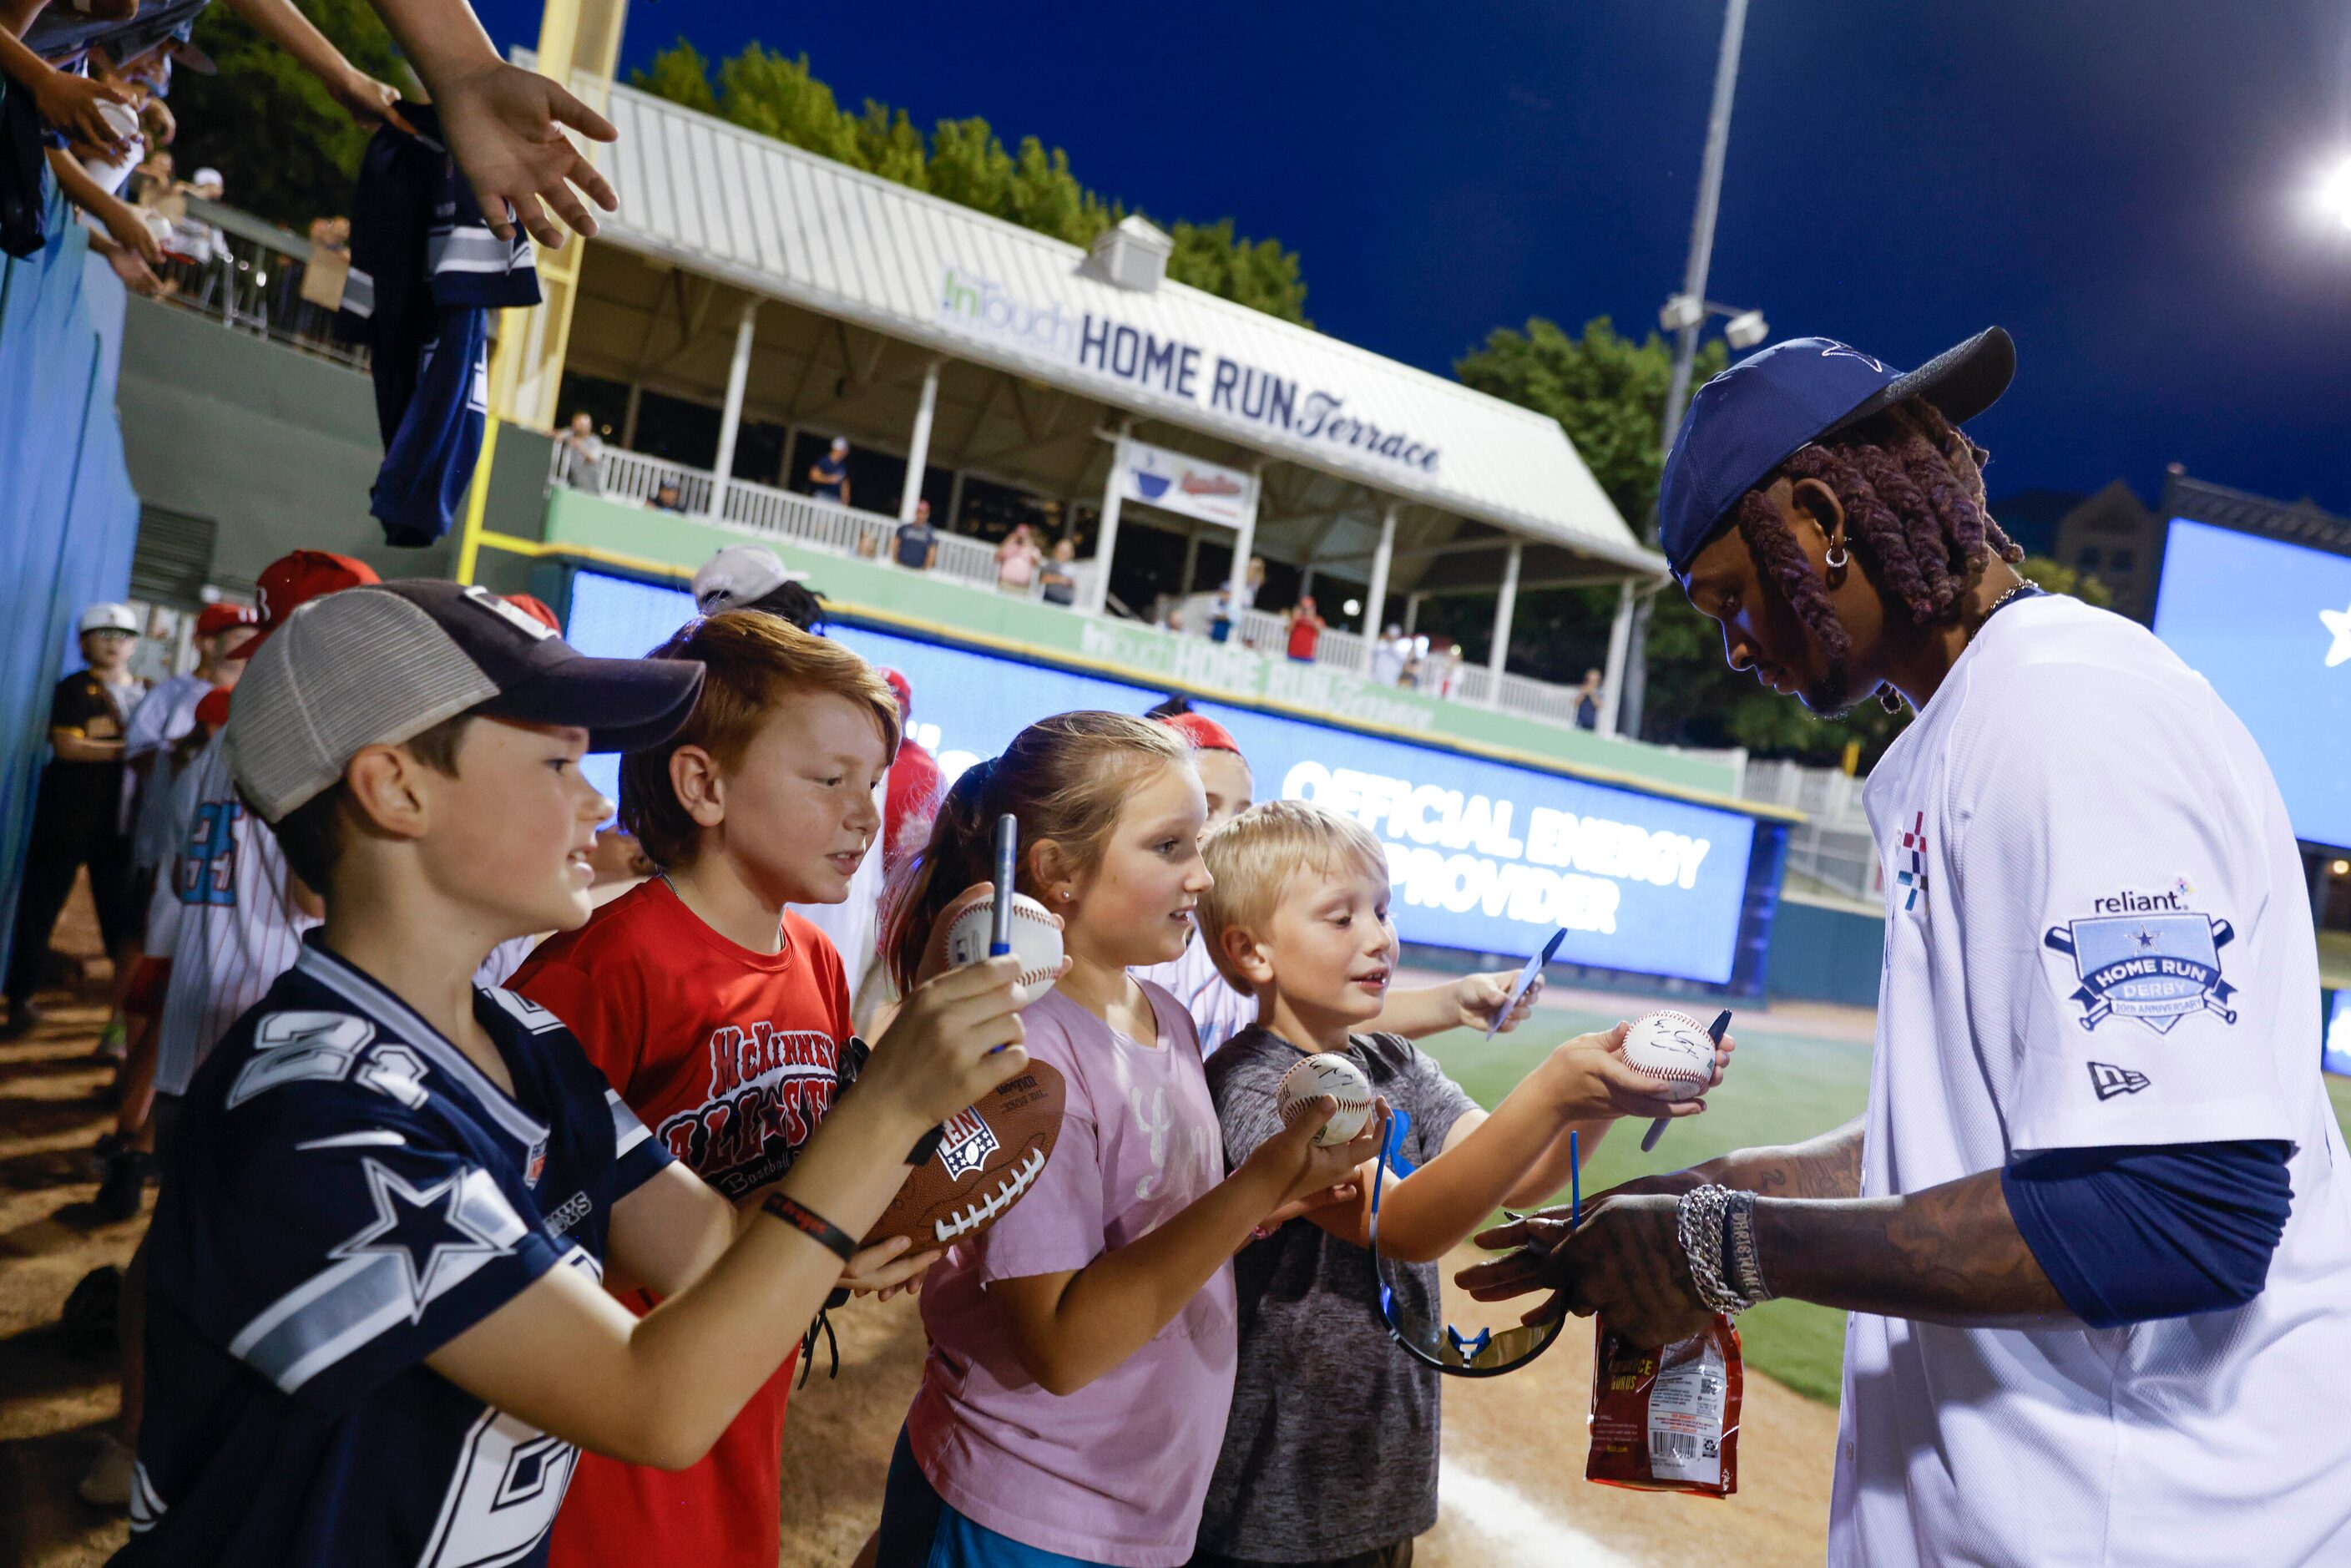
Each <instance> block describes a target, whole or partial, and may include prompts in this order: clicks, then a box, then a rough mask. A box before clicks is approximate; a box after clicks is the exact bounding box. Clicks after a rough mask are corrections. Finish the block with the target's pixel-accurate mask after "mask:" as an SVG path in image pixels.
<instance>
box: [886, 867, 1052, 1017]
mask: <svg viewBox="0 0 2351 1568" xmlns="http://www.w3.org/2000/svg"><path fill="white" fill-rule="evenodd" d="M995 934H996V888H995V886H994V885H993V884H992V883H985V882H982V883H973V884H972V885H971V886H970V887H967V888H966V889H965V890H964V891H963V892H962V893H961V894H957V895H956V901H955V902H954V903H953V904H948V905H947V906H946V908H945V909H944V910H941V911H940V912H939V919H938V924H937V925H934V926H932V927H931V942H930V949H929V951H928V952H926V953H925V955H924V956H923V967H922V972H921V974H920V975H918V976H917V977H916V978H917V980H927V979H929V978H930V977H932V976H934V975H937V974H943V973H945V972H946V971H947V970H949V969H960V968H962V967H964V966H965V965H966V964H977V963H978V962H979V961H980V960H981V959H983V958H985V957H987V946H988V943H989V942H990V941H991V940H992V939H993V938H994V936H995ZM1012 956H1014V957H1016V958H1018V959H1019V960H1020V981H1019V985H1020V1002H1021V1005H1022V1006H1023V1007H1026V1006H1027V1005H1028V1004H1029V1003H1030V1002H1033V1001H1035V1000H1036V999H1037V998H1039V997H1041V996H1043V995H1044V994H1045V993H1046V992H1047V991H1050V990H1051V989H1052V988H1053V982H1054V981H1056V980H1058V979H1060V978H1061V922H1060V921H1059V920H1057V919H1055V918H1054V917H1053V915H1052V914H1051V912H1050V911H1049V910H1047V909H1046V907H1045V906H1044V905H1043V904H1040V903H1038V902H1037V901H1036V900H1035V899H1033V898H1031V897H1029V895H1028V894H1025V893H1016V894H1013V895H1012Z"/></svg>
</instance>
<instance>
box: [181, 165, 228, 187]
mask: <svg viewBox="0 0 2351 1568" xmlns="http://www.w3.org/2000/svg"><path fill="white" fill-rule="evenodd" d="M188 183H189V184H191V185H219V186H222V187H223V188H224V189H225V188H226V186H227V183H228V182H226V181H225V180H223V179H222V178H221V172H220V171H219V170H217V169H214V168H210V167H206V168H203V169H199V170H197V171H196V174H195V178H194V179H193V180H190V181H189V182H188Z"/></svg>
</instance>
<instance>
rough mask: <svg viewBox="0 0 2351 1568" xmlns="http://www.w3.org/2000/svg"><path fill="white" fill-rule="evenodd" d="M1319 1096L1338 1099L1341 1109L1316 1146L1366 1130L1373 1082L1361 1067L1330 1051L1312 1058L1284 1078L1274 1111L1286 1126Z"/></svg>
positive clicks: (1319, 1135) (1317, 1138)
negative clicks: (1365, 1125) (1310, 1101)
mask: <svg viewBox="0 0 2351 1568" xmlns="http://www.w3.org/2000/svg"><path fill="white" fill-rule="evenodd" d="M1318 1094H1328V1095H1329V1096H1331V1098H1332V1099H1333V1100H1336V1101H1337V1102H1338V1103H1339V1109H1338V1110H1337V1111H1335V1112H1333V1113H1332V1116H1331V1119H1330V1120H1329V1121H1328V1122H1326V1123H1324V1124H1322V1131H1321V1132H1319V1133H1317V1134H1314V1141H1315V1142H1316V1143H1317V1144H1320V1145H1323V1146H1324V1147H1326V1148H1327V1147H1329V1146H1330V1145H1332V1144H1343V1143H1345V1142H1347V1141H1348V1140H1349V1139H1350V1138H1353V1137H1354V1136H1355V1134H1358V1133H1361V1132H1362V1131H1363V1130H1364V1120H1365V1119H1366V1118H1368V1117H1369V1116H1370V1115H1371V1113H1372V1081H1371V1080H1370V1079H1368V1078H1366V1077H1364V1070H1363V1069H1362V1068H1360V1067H1358V1066H1356V1065H1355V1064H1354V1063H1353V1062H1352V1061H1348V1060H1347V1059H1346V1058H1345V1057H1343V1056H1333V1055H1331V1054H1329V1053H1327V1052H1326V1053H1324V1054H1322V1055H1318V1056H1310V1057H1308V1058H1307V1059H1306V1060H1305V1061H1301V1062H1300V1063H1299V1064H1298V1065H1297V1066H1295V1067H1293V1068H1291V1069H1290V1071H1287V1072H1285V1073H1283V1074H1282V1075H1281V1087H1280V1089H1278V1090H1276V1091H1275V1092H1274V1096H1273V1108H1274V1110H1275V1111H1276V1112H1277V1113H1280V1117H1281V1120H1282V1124H1284V1125H1285V1126H1286V1125H1288V1124H1289V1123H1290V1119H1291V1116H1292V1115H1293V1114H1294V1113H1295V1112H1296V1111H1297V1109H1298V1107H1299V1106H1300V1105H1301V1103H1304V1102H1306V1101H1308V1100H1311V1099H1313V1098H1314V1097H1315V1096H1316V1095H1318Z"/></svg>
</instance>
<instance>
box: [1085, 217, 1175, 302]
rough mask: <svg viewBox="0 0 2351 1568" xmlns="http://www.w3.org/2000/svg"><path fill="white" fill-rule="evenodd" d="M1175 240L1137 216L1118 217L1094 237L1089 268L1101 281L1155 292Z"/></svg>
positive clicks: (1165, 270)
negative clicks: (1114, 222)
mask: <svg viewBox="0 0 2351 1568" xmlns="http://www.w3.org/2000/svg"><path fill="white" fill-rule="evenodd" d="M1174 254H1175V241H1174V240H1172V239H1169V238H1168V237H1167V235H1166V232H1165V230H1163V229H1161V228H1159V227H1158V226H1157V225H1154V224H1152V223H1150V222H1149V221H1147V220H1146V219H1144V218H1143V217H1142V216H1140V215H1136V216H1133V217H1126V218H1122V219H1120V220H1119V221H1118V223H1116V224H1115V225H1113V226H1111V227H1109V228H1106V229H1104V230H1102V233H1101V234H1099V235H1095V236H1094V246H1093V254H1092V256H1090V257H1089V258H1088V260H1089V262H1090V264H1091V266H1092V270H1093V271H1094V272H1096V273H1098V274H1100V275H1101V276H1102V278H1103V280H1104V281H1106V282H1110V283H1114V284H1116V285H1118V287H1121V288H1132V289H1134V291H1135V292H1136V293H1138V294H1152V293H1155V292H1157V290H1158V288H1159V283H1160V280H1161V279H1162V278H1164V277H1166V276H1167V258H1168V257H1169V256H1172V255H1174Z"/></svg>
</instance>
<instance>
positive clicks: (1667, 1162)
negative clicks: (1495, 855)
mask: <svg viewBox="0 0 2351 1568" xmlns="http://www.w3.org/2000/svg"><path fill="white" fill-rule="evenodd" d="M1640 1007H1641V1004H1639V1003H1638V1002H1635V1001H1629V1000H1628V1002H1627V1003H1626V1008H1625V1011H1626V1012H1627V1013H1632V1012H1635V1011H1637V1010H1639V1009H1640ZM1700 1010H1704V1009H1700ZM1618 1016H1622V1015H1618V1014H1611V1015H1609V1016H1607V1017H1602V1016H1600V1015H1598V1014H1591V1015H1579V1014H1575V1013H1569V1012H1552V1011H1548V1010H1546V1011H1542V1012H1539V1013H1537V1014H1536V1015H1535V1017H1534V1018H1533V1019H1531V1022H1530V1023H1529V1025H1528V1027H1527V1028H1525V1029H1522V1030H1519V1031H1517V1032H1516V1033H1514V1034H1510V1035H1507V1036H1503V1037H1500V1038H1498V1039H1496V1040H1494V1041H1493V1042H1492V1043H1491V1044H1488V1043H1486V1042H1485V1041H1484V1040H1480V1039H1479V1037H1478V1036H1477V1034H1476V1033H1474V1032H1472V1031H1469V1030H1457V1031H1455V1032H1453V1033H1450V1034H1444V1035H1439V1036H1437V1037H1436V1038H1435V1039H1433V1040H1427V1041H1426V1042H1424V1049H1426V1050H1427V1051H1429V1052H1430V1053H1431V1054H1432V1055H1434V1056H1435V1057H1436V1058H1437V1060H1438V1061H1440V1062H1441V1063H1443V1064H1444V1067H1445V1071H1447V1073H1449V1074H1451V1075H1452V1077H1453V1079H1454V1080H1455V1082H1458V1083H1459V1084H1460V1085H1461V1086H1462V1087H1463V1088H1464V1089H1467V1090H1468V1091H1469V1092H1470V1093H1471V1094H1472V1095H1473V1096H1475V1097H1476V1099H1477V1100H1478V1102H1479V1103H1480V1104H1483V1105H1489V1106H1490V1105H1493V1104H1495V1103H1499V1101H1500V1100H1501V1098H1502V1096H1503V1095H1505V1094H1507V1093H1508V1092H1510V1087H1511V1085H1513V1084H1515V1083H1517V1082H1518V1081H1519V1080H1520V1078H1521V1077H1523V1076H1525V1074H1526V1072H1527V1071H1528V1070H1529V1069H1530V1068H1531V1067H1532V1066H1533V1065H1534V1064H1535V1063H1536V1062H1537V1061H1541V1058H1542V1056H1543V1054H1544V1053H1545V1052H1546V1051H1549V1050H1550V1049H1551V1048H1552V1046H1553V1045H1556V1044H1557V1043H1558V1042H1559V1041H1560V1040H1564V1039H1566V1038H1567V1037H1568V1036H1569V1035H1572V1034H1576V1033H1580V1032H1582V1031H1583V1030H1593V1029H1601V1028H1604V1027H1606V1026H1607V1025H1608V1024H1611V1023H1614V1021H1615V1019H1616V1018H1617V1017H1618ZM1733 1030H1734V1032H1735V1033H1736V1034H1737V1035H1738V1038H1739V1051H1738V1054H1737V1056H1736V1057H1734V1058H1733V1059H1732V1062H1731V1069H1730V1075H1729V1077H1728V1078H1727V1079H1725V1080H1724V1082H1723V1085H1722V1087H1721V1088H1720V1089H1719V1090H1717V1091H1716V1092H1715V1093H1714V1094H1713V1095H1712V1096H1711V1097H1710V1098H1709V1099H1708V1105H1707V1110H1706V1113H1705V1114H1704V1115H1702V1116H1695V1117H1691V1118H1688V1119H1687V1120H1685V1121H1682V1122H1679V1123H1677V1124H1675V1125H1674V1126H1673V1127H1672V1128H1671V1129H1670V1130H1668V1131H1667V1134H1666V1135H1665V1137H1664V1138H1663V1139H1661V1140H1660V1141H1659V1142H1658V1144H1657V1147H1656V1150H1655V1151H1654V1152H1653V1153H1650V1154H1646V1155H1644V1154H1643V1153H1641V1134H1642V1132H1643V1131H1645V1130H1646V1124H1634V1123H1625V1124H1622V1125H1620V1126H1618V1127H1616V1128H1615V1129H1614V1130H1613V1131H1612V1132H1611V1133H1610V1134H1608V1137H1607V1139H1606V1140H1605V1141H1604V1143H1603V1144H1602V1145H1600V1148H1599V1150H1598V1151H1597V1152H1596V1153H1594V1154H1593V1155H1590V1156H1589V1157H1588V1158H1587V1160H1586V1162H1585V1166H1584V1181H1583V1190H1584V1191H1585V1192H1586V1193H1587V1194H1588V1193H1595V1192H1600V1191H1603V1190H1604V1189H1605V1188H1607V1187H1610V1186H1614V1185H1615V1184H1616V1183H1618V1182H1621V1181H1627V1180H1630V1179H1631V1178H1632V1177H1634V1176H1646V1175H1647V1174H1648V1173H1650V1172H1652V1171H1669V1170H1678V1169H1680V1168H1681V1167H1682V1166H1687V1165H1694V1164H1696V1163H1697V1162H1698V1161H1699V1160H1704V1159H1711V1158H1713V1157H1714V1156H1715V1155H1719V1154H1722V1153H1725V1152H1727V1151H1728V1150H1730V1149H1735V1148H1746V1147H1750V1146H1752V1145H1759V1144H1784V1143H1792V1142H1795V1141H1797V1140H1799V1139H1802V1138H1806V1137H1810V1136H1812V1135H1813V1134H1815V1133H1823V1132H1826V1131H1827V1130H1828V1129H1829V1128H1831V1127H1834V1126H1836V1125H1837V1124H1840V1123H1842V1122H1845V1121H1848V1120H1850V1119H1851V1118H1853V1117H1854V1116H1855V1115H1858V1114H1859V1113H1860V1112H1861V1109H1862V1105H1863V1103H1864V1102H1865V1100H1867V1098H1868V1097H1869V1048H1868V1047H1867V1046H1866V1045H1862V1044H1857V1043H1851V1042H1847V1041H1843V1040H1819V1039H1815V1038H1812V1037H1809V1036H1806V1035H1803V1034H1801V1033H1795V1032H1790V1031H1789V1029H1788V1026H1785V1025H1782V1026H1780V1027H1777V1028H1775V1027H1774V1024H1773V1020H1772V1019H1771V1017H1770V1016H1769V1015H1765V1014H1758V1015H1757V1016H1756V1017H1754V1018H1753V1019H1751V1020H1750V1021H1748V1022H1744V1023H1737V1024H1734V1025H1733ZM2326 1091H2327V1093H2328V1094H2329V1095H2330V1096H2331V1097H2332V1098H2333V1100H2334V1102H2335V1116H2336V1119H2337V1120H2339V1121H2341V1122H2343V1124H2345V1126H2346V1128H2351V1080H2346V1079H2341V1078H2329V1079H2328V1080H2327V1081H2326ZM1560 1201H1562V1202H1564V1201H1566V1198H1565V1195H1564V1194H1562V1196H1561V1198H1560ZM1739 1330H1740V1337H1741V1340H1742V1342H1743V1343H1744V1346H1745V1349H1746V1354H1747V1360H1748V1363H1749V1364H1750V1365H1752V1366H1754V1367H1756V1368H1758V1369H1759V1370H1761V1371H1762V1372H1765V1373H1768V1374H1770V1375H1771V1376H1773V1377H1776V1378H1778V1379H1779V1380H1780V1381H1781V1382H1782V1383H1784V1384H1786V1385H1788V1386H1789V1387H1791V1388H1793V1389H1795V1390H1796V1391H1797V1392H1798V1393H1800V1394H1804V1395H1808V1396H1811V1397H1813V1398H1814V1399H1821V1400H1826V1401H1831V1402H1834V1400H1835V1398H1836V1397H1837V1389H1838V1382H1839V1379H1838V1367H1839V1364H1840V1362H1841V1361H1842V1359H1843V1357H1844V1313H1843V1312H1834V1311H1832V1310H1831V1309H1829V1308H1827V1307H1816V1306H1813V1305H1811V1304H1810V1303H1808V1302H1804V1301H1767V1302H1765V1303H1764V1304H1763V1305H1762V1306H1761V1307H1758V1308H1756V1309H1755V1310H1754V1311H1753V1312H1749V1313H1747V1314H1745V1315H1744V1316H1743V1317H1741V1318H1740V1321H1739Z"/></svg>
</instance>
